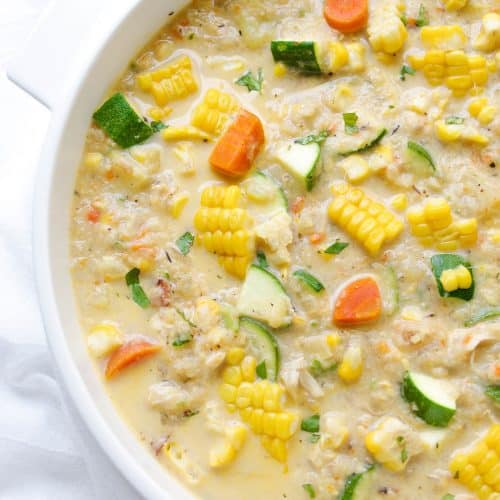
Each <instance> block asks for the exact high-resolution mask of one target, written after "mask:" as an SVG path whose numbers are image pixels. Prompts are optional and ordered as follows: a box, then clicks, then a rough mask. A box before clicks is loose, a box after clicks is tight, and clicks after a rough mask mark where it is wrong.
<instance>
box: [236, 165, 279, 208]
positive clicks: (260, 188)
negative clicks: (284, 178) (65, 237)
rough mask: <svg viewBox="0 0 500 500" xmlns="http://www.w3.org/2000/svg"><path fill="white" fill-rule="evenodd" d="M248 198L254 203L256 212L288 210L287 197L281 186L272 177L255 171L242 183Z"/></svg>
mask: <svg viewBox="0 0 500 500" xmlns="http://www.w3.org/2000/svg"><path fill="white" fill-rule="evenodd" d="M242 187H243V188H244V190H245V192H246V194H247V196H248V198H249V199H250V200H251V201H252V202H254V203H255V204H256V210H257V212H261V211H262V210H264V211H265V212H272V211H275V210H276V209H278V208H281V209H284V210H285V211H287V210H288V199H287V197H286V194H285V192H284V191H283V188H282V187H281V186H280V184H279V183H278V182H277V181H275V180H274V179H273V178H272V177H270V176H269V175H267V174H265V173H264V172H261V171H257V172H255V174H254V175H252V176H251V177H249V178H248V179H246V180H245V182H244V183H243V184H242Z"/></svg>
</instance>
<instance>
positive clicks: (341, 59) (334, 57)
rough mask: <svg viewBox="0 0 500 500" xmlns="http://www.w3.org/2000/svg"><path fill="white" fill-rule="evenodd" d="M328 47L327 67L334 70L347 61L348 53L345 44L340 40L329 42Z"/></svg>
mask: <svg viewBox="0 0 500 500" xmlns="http://www.w3.org/2000/svg"><path fill="white" fill-rule="evenodd" d="M329 49H330V50H329V55H330V64H329V68H330V69H331V71H333V72H336V71H338V70H339V69H340V68H342V67H344V66H345V65H346V64H347V63H348V62H349V53H348V52H347V49H346V47H345V45H344V44H343V43H340V42H330V43H329Z"/></svg>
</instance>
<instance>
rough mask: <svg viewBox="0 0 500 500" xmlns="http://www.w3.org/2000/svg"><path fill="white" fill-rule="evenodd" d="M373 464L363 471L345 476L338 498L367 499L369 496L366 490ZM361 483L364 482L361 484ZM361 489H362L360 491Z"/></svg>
mask: <svg viewBox="0 0 500 500" xmlns="http://www.w3.org/2000/svg"><path fill="white" fill-rule="evenodd" d="M374 469H375V466H374V465H373V464H372V465H369V466H368V468H367V469H366V470H365V471H363V472H354V473H352V474H351V475H350V476H348V477H347V479H346V482H345V485H344V490H343V491H342V493H341V494H340V496H339V500H368V499H369V498H370V495H369V492H368V491H367V489H368V488H367V486H368V484H367V483H368V481H369V479H370V477H371V476H372V475H373V471H374ZM363 483H366V484H364V485H363ZM361 490H363V491H361Z"/></svg>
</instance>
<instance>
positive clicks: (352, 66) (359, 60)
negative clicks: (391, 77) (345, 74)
mask: <svg viewBox="0 0 500 500" xmlns="http://www.w3.org/2000/svg"><path fill="white" fill-rule="evenodd" d="M345 48H346V49H347V52H348V54H349V71H351V72H354V73H359V72H361V71H364V69H365V67H366V63H365V46H364V45H363V44H362V43H359V42H355V43H346V45H345Z"/></svg>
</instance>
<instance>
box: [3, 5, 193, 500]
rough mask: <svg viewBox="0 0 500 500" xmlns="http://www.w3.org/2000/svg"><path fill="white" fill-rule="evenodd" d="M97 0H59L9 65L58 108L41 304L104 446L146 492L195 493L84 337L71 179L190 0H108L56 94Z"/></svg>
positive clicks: (43, 170)
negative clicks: (100, 114)
mask: <svg viewBox="0 0 500 500" xmlns="http://www.w3.org/2000/svg"><path fill="white" fill-rule="evenodd" d="M97 3H99V2H97V1H96V0H93V1H91V2H89V1H87V2H83V3H82V2H79V1H78V0H76V1H75V0H64V1H61V2H59V10H58V9H56V10H55V11H54V13H53V14H51V15H50V16H48V17H47V18H46V19H44V20H43V22H42V25H41V26H40V27H39V30H38V35H36V34H35V37H34V39H33V42H32V43H31V44H30V49H29V50H28V52H29V53H30V55H29V57H24V60H23V58H21V62H15V63H14V64H13V65H11V67H10V69H9V68H8V73H9V76H10V77H11V79H13V80H14V81H17V82H18V83H19V84H20V85H21V86H22V87H24V88H25V89H27V90H28V91H30V92H31V93H32V94H35V95H36V96H38V97H39V98H40V99H41V100H42V101H45V103H47V104H49V105H51V107H52V111H53V116H52V122H51V125H50V128H49V133H48V137H47V141H46V144H45V148H44V151H43V155H42V158H41V162H40V167H39V176H38V182H37V183H36V195H35V203H34V241H33V249H34V264H35V273H36V282H37V287H38V292H39V299H40V305H41V310H42V316H43V321H44V325H45V330H46V334H47V338H48V342H49V345H50V348H51V350H52V353H53V356H54V359H55V361H56V364H57V367H58V370H59V374H60V380H61V381H62V383H63V384H64V385H65V388H66V391H67V393H68V394H69V395H70V396H71V398H72V401H73V404H74V405H75V406H76V408H77V410H78V411H79V413H80V415H81V416H82V418H83V420H84V422H85V423H86V425H87V426H88V428H89V429H90V431H91V432H92V434H93V435H94V436H95V438H96V440H97V441H98V443H99V444H100V445H101V447H102V449H103V450H104V452H105V453H106V454H107V455H108V456H109V458H110V459H111V460H112V461H113V462H114V464H115V465H116V466H117V468H118V469H119V470H120V471H121V472H122V474H123V475H124V476H125V477H126V478H127V479H128V480H129V481H130V483H131V484H132V485H133V486H134V487H135V488H136V489H137V491H138V492H140V493H141V494H142V495H143V496H145V497H146V498H151V499H160V498H161V499H176V500H177V499H182V498H186V499H187V498H192V497H191V495H190V494H189V493H188V492H187V491H186V490H185V489H184V488H183V486H182V485H181V484H180V483H179V482H178V481H177V479H175V478H174V477H173V476H172V475H171V474H170V473H169V472H168V471H167V470H166V469H165V468H163V467H162V466H161V465H160V464H158V462H157V461H156V460H155V458H154V457H153V456H152V454H151V452H150V451H149V450H147V449H146V448H145V447H144V446H143V445H142V444H141V443H140V442H139V440H138V439H137V438H136V437H135V436H134V434H133V433H132V432H131V430H130V429H129V428H128V427H127V426H126V424H125V423H124V422H123V420H122V419H121V417H120V416H119V415H118V413H117V412H116V410H115V408H114V407H113V405H112V404H111V402H110V400H109V398H108V395H107V393H106V390H105V388H104V386H103V384H102V381H101V380H100V379H99V376H98V373H97V371H96V370H95V368H94V366H93V365H92V362H91V360H90V359H89V356H88V353H87V349H86V346H85V344H84V342H83V335H82V332H81V327H80V325H79V322H78V315H77V305H76V302H75V299H74V295H73V290H72V282H71V276H70V259H69V247H70V244H69V222H70V207H71V203H72V197H73V187H74V183H75V176H76V171H77V167H78V165H79V162H80V158H81V155H82V149H83V145H84V139H85V134H86V131H87V129H88V127H89V124H90V120H91V115H92V112H93V110H94V109H96V107H97V106H98V104H99V103H100V102H101V100H102V99H103V97H104V94H105V93H106V91H107V90H108V89H109V87H110V85H111V84H112V83H113V82H114V81H115V80H116V78H117V76H118V75H119V74H120V73H121V72H122V71H123V70H124V69H125V67H126V65H127V63H128V62H129V60H131V59H132V58H133V57H134V55H135V54H136V53H137V52H138V51H139V50H140V49H141V48H142V47H143V46H144V44H145V43H146V42H147V41H148V40H149V39H150V38H151V37H152V36H153V35H154V34H155V33H156V32H157V31H158V30H159V29H160V28H161V27H162V25H163V24H165V23H166V22H167V21H168V19H169V13H170V12H174V11H175V12H177V11H178V10H179V9H180V8H182V7H183V6H185V5H186V4H187V2H186V1H185V0H142V1H137V0H133V1H132V3H133V4H135V5H130V4H131V2H130V1H129V2H126V1H123V0H116V1H114V0H113V1H111V0H106V1H105V2H102V0H101V3H105V4H107V5H106V7H105V9H106V12H107V15H104V17H103V19H107V21H106V22H104V24H103V23H101V24H100V29H97V30H95V33H94V35H93V36H92V37H91V38H89V41H88V42H87V43H92V47H87V50H85V51H84V53H86V55H85V59H84V60H80V61H78V64H76V65H75V64H73V66H72V70H71V76H70V78H69V81H67V82H66V83H67V86H66V89H65V92H64V94H63V95H61V96H59V97H58V96H57V94H58V93H60V91H61V89H58V90H57V91H54V90H53V89H54V87H53V86H51V84H52V85H54V84H56V81H54V78H53V75H54V74H56V75H57V71H55V69H56V67H55V66H54V63H57V64H58V65H59V66H58V68H59V70H61V66H60V64H59V63H60V62H61V61H62V60H63V59H64V57H65V56H66V57H67V58H76V52H75V49H76V47H75V42H76V41H79V37H80V36H84V32H85V31H88V29H89V28H88V27H89V26H92V25H93V24H95V19H93V18H94V13H95V7H96V4H97ZM81 4H85V6H84V7H82V6H81ZM110 12H112V13H113V15H114V18H113V16H109V13H110ZM66 16H67V17H66ZM110 19H114V20H112V21H110ZM67 20H68V22H66V21H67ZM78 31H79V32H78ZM58 56H59V57H58ZM49 57H50V58H51V60H49V59H48V58H49ZM78 57H81V56H78ZM51 65H52V66H53V67H54V72H53V73H52V75H51ZM68 68H69V66H67V67H66V70H67V71H69V69H68ZM59 72H60V71H59ZM51 101H54V102H51Z"/></svg>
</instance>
